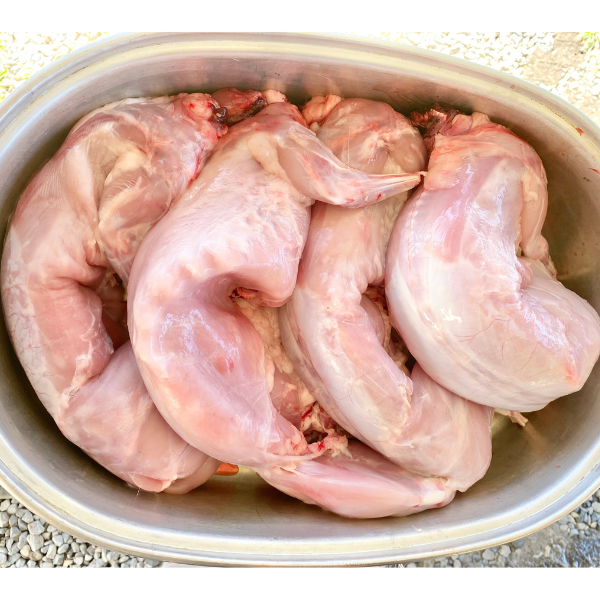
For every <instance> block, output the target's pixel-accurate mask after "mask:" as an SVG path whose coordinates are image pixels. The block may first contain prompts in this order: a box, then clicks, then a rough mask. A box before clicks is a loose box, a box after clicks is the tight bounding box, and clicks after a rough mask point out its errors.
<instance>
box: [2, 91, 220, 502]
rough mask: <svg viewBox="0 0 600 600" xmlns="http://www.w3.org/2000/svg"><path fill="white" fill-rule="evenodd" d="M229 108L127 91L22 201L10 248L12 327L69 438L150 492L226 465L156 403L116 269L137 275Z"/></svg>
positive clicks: (75, 137)
mask: <svg viewBox="0 0 600 600" xmlns="http://www.w3.org/2000/svg"><path fill="white" fill-rule="evenodd" d="M222 117H223V111H221V110H220V109H219V107H218V105H217V104H216V102H214V100H212V99H211V98H210V96H207V95H205V94H189V95H188V94H181V95H179V96H177V97H163V98H155V99H134V100H123V101H121V102H117V103H114V104H111V105H108V106H106V107H104V108H101V109H98V110H96V111H94V112H93V113H91V114H89V115H87V116H86V117H84V118H83V119H81V120H80V121H79V123H78V124H77V125H76V126H75V128H74V129H73V130H72V131H71V133H70V134H69V135H68V137H67V139H66V141H65V143H64V144H63V145H62V146H61V148H60V150H59V151H58V152H57V153H56V155H55V156H54V157H53V158H52V159H51V160H50V161H49V162H48V163H47V164H46V165H45V166H44V167H43V168H42V169H41V170H40V171H39V173H38V174H37V175H36V176H35V177H34V179H33V180H32V182H31V183H30V184H29V186H28V187H27V189H26V190H25V192H24V193H23V195H22V196H21V198H20V200H19V203H18V205H17V209H16V211H15V213H14V215H13V218H12V222H11V224H10V227H9V229H8V234H7V238H6V243H5V246H4V252H3V256H2V302H3V308H4V314H5V318H6V322H7V326H8V331H9V334H10V337H11V340H12V342H13V345H14V347H15V350H16V352H17V355H18V357H19V359H20V361H21V364H22V365H23V368H24V369H25V372H26V374H27V376H28V378H29V380H30V382H31V384H32V385H33V388H34V389H35V391H36V393H37V394H38V396H39V397H40V399H41V401H42V403H43V404H44V406H45V407H46V408H47V409H48V411H49V412H50V414H51V415H52V417H53V418H54V420H55V421H56V423H57V424H58V426H59V427H60V429H61V431H62V432H63V434H64V435H65V436H66V437H67V438H68V439H69V440H71V441H72V442H73V443H75V444H77V445H78V446H79V447H80V448H82V449H83V450H84V451H85V452H86V453H87V454H89V455H90V456H91V457H92V458H94V459H95V460H96V461H97V462H99V463H100V464H101V465H103V466H104V467H105V468H107V469H108V470H109V471H111V472H112V473H114V474H115V475H117V476H119V477H121V478H122V479H124V480H125V481H127V482H129V483H131V484H133V485H135V486H138V487H140V488H142V489H144V490H148V491H161V490H163V489H165V488H168V487H169V486H170V485H171V484H172V482H174V481H176V485H175V486H174V487H173V489H172V490H170V491H174V492H177V493H183V492H185V491H187V490H188V489H191V488H192V487H195V486H196V485H199V484H200V483H202V482H203V481H205V480H206V479H207V478H208V477H209V476H210V475H211V474H212V473H213V472H214V471H215V470H216V469H217V467H218V465H219V461H216V460H215V459H213V458H210V457H209V456H207V455H206V454H204V453H203V452H200V451H199V450H196V449H195V448H192V447H191V446H189V445H188V443H187V442H185V441H184V440H182V439H181V438H180V437H179V436H178V435H177V434H176V433H175V432H174V431H173V430H172V429H171V428H170V427H169V426H168V425H167V423H166V421H165V420H164V419H163V418H162V417H161V416H160V414H159V413H158V411H157V410H156V408H155V406H154V404H153V403H152V400H151V398H150V396H149V395H148V393H147V391H146V388H145V386H144V383H143V381H142V379H141V377H140V374H139V370H138V368H137V365H136V362H135V358H134V356H133V352H132V349H131V345H130V343H129V342H128V341H127V339H128V335H127V329H126V325H125V312H126V305H125V302H124V301H123V292H124V290H123V287H121V285H120V284H119V282H118V280H117V279H116V278H115V277H114V276H113V274H112V273H113V271H116V273H117V274H118V275H119V276H120V278H121V280H123V281H126V280H127V276H128V274H129V269H130V267H131V263H132V261H133V257H134V255H135V253H136V251H137V247H138V246H139V243H140V242H141V239H142V238H143V237H144V235H145V234H146V232H147V231H148V230H149V229H150V228H151V227H152V225H153V224H154V223H155V222H156V221H158V220H159V219H160V218H161V217H162V215H163V214H164V213H165V211H167V210H168V208H169V206H170V205H171V204H172V203H174V202H175V201H176V200H177V199H178V198H179V197H180V196H181V194H182V193H183V192H184V190H185V189H186V187H187V186H188V184H189V183H190V182H191V181H192V180H193V179H194V178H195V177H196V176H197V175H198V172H199V171H200V169H201V168H202V166H203V164H204V162H205V160H206V157H207V155H208V153H209V152H210V151H211V150H212V148H213V147H214V146H215V144H216V143H217V140H218V138H219V136H220V135H221V134H222V133H223V127H222V126H221V125H220V123H219V122H218V120H219V119H220V118H222ZM117 348H118V350H116V349H117ZM115 350H116V352H115Z"/></svg>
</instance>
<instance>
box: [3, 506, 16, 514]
mask: <svg viewBox="0 0 600 600" xmlns="http://www.w3.org/2000/svg"><path fill="white" fill-rule="evenodd" d="M6 512H7V513H8V514H9V515H14V514H15V513H16V512H17V505H16V504H10V505H9V506H8V508H7V509H6Z"/></svg>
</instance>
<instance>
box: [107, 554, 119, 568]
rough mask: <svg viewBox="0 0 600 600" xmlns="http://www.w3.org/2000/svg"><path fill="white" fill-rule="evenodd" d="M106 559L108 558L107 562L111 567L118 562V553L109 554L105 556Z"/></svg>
mask: <svg viewBox="0 0 600 600" xmlns="http://www.w3.org/2000/svg"><path fill="white" fill-rule="evenodd" d="M107 558H108V562H109V563H110V564H111V565H112V564H113V563H116V562H117V561H118V560H119V553H118V552H109V553H108V554H107Z"/></svg>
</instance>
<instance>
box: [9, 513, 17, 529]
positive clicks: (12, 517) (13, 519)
mask: <svg viewBox="0 0 600 600" xmlns="http://www.w3.org/2000/svg"><path fill="white" fill-rule="evenodd" d="M8 524H9V525H10V527H17V526H18V525H19V518H18V517H17V515H10V517H9V519H8Z"/></svg>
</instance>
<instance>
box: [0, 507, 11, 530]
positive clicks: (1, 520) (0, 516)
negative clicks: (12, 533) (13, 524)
mask: <svg viewBox="0 0 600 600" xmlns="http://www.w3.org/2000/svg"><path fill="white" fill-rule="evenodd" d="M9 519H10V516H9V514H8V513H7V512H6V511H5V510H3V511H2V512H0V527H8V521H9Z"/></svg>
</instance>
